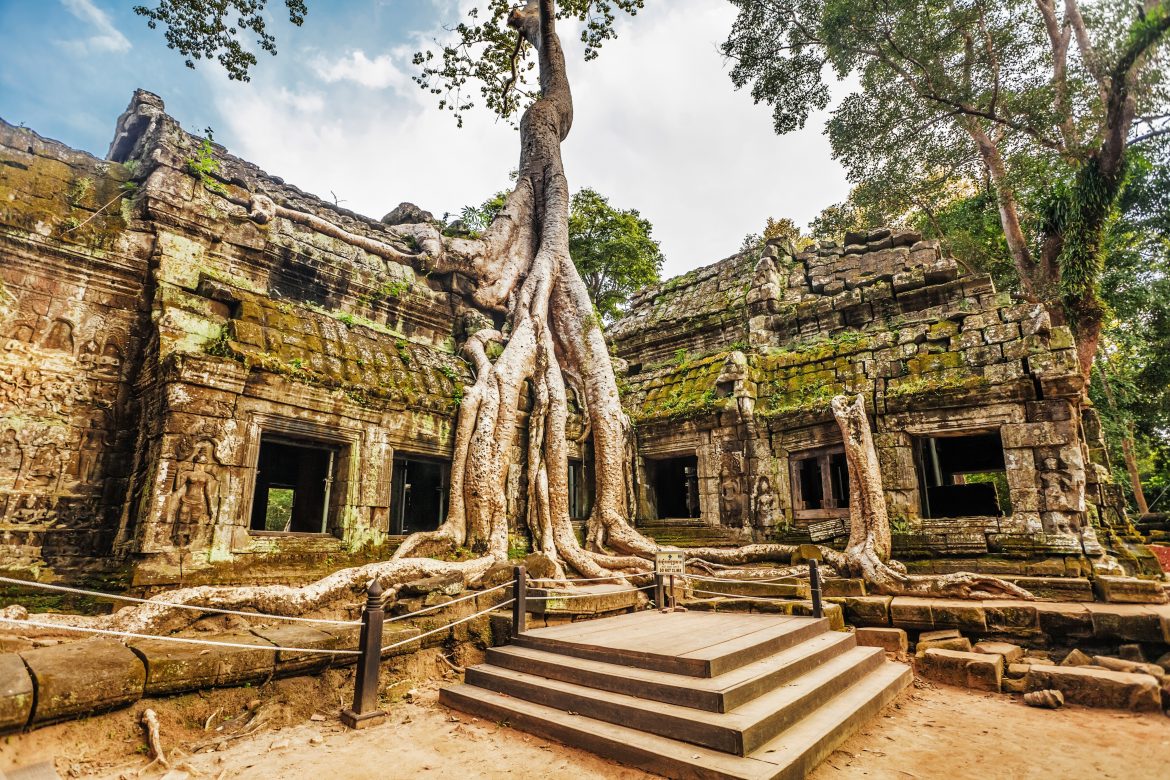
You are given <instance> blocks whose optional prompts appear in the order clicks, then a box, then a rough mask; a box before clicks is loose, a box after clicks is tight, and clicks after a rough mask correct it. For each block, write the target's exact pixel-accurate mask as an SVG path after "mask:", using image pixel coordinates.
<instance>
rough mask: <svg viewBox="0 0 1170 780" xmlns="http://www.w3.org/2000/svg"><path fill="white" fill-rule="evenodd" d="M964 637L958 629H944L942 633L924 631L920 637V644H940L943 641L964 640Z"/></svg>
mask: <svg viewBox="0 0 1170 780" xmlns="http://www.w3.org/2000/svg"><path fill="white" fill-rule="evenodd" d="M962 638H963V635H962V634H960V633H959V630H958V629H957V628H944V629H942V630H941V631H923V632H922V633H921V634H919V635H918V641H919V642H938V641H940V640H943V639H962Z"/></svg>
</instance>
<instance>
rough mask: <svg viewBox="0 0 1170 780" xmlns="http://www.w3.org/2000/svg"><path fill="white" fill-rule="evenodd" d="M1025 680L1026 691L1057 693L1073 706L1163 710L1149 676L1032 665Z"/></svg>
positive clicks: (1144, 710)
mask: <svg viewBox="0 0 1170 780" xmlns="http://www.w3.org/2000/svg"><path fill="white" fill-rule="evenodd" d="M1027 679H1028V689H1029V690H1032V691H1038V690H1048V689H1054V690H1058V691H1060V692H1061V693H1062V694H1064V698H1065V699H1066V700H1067V701H1069V702H1071V703H1073V704H1084V705H1085V706H1088V707H1110V708H1113V709H1122V710H1134V711H1137V712H1146V711H1155V710H1159V709H1161V707H1162V694H1161V690H1160V687H1159V684H1158V680H1157V679H1156V678H1154V677H1151V676H1150V675H1148V674H1130V673H1127V672H1114V671H1109V670H1107V669H1086V668H1083V667H1076V666H1072V667H1060V666H1033V667H1032V668H1031V669H1030V670H1029V671H1028V677H1027Z"/></svg>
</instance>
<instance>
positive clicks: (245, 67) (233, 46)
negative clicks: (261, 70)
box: [134, 0, 309, 81]
mask: <svg viewBox="0 0 1170 780" xmlns="http://www.w3.org/2000/svg"><path fill="white" fill-rule="evenodd" d="M267 4H268V0H157V1H156V3H155V4H154V5H153V7H151V6H147V5H136V6H134V13H136V14H138V15H139V16H144V17H146V25H147V26H148V27H150V29H152V30H154V29H157V28H158V27H159V26H160V25H161V26H162V28H163V29H164V30H165V33H164V36H165V38H166V41H167V48H170V49H177V50H178V51H179V53H180V54H182V55H183V56H184V57H186V65H187V67H188V68H194V67H195V61H196V60H210V59H211V58H213V57H214V58H216V59H217V60H219V63H220V65H223V67H224V69H225V70H227V73H228V78H230V79H234V80H236V81H249V80H250V77H249V70H250V69H251V67H252V66H253V65H255V64H256V55H255V54H253V53H252V52H251V51H249V50H248V48H246V44H245V43H242V42H241V40H240V36H241V35H245V34H247V33H248V32H249V31H251V32H252V33H254V34H255V36H256V45H258V46H259V47H260V48H261V50H263V51H266V52H268V53H269V54H273V55H275V54H276V38H275V37H273V36H272V35H270V34H269V33H268V28H267V24H266V20H265V18H264V11H265V6H266V5H267ZM284 4H285V6H286V7H287V8H288V19H289V21H290V22H292V23H293V24H294V25H296V26H298V27H300V26H301V25H302V24H303V23H304V21H305V15H306V14H307V13H308V12H309V9H308V8H307V6H306V5H305V0H284ZM232 17H235V18H234V19H233V18H232Z"/></svg>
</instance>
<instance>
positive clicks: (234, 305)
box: [0, 92, 1148, 586]
mask: <svg viewBox="0 0 1170 780" xmlns="http://www.w3.org/2000/svg"><path fill="white" fill-rule="evenodd" d="M255 196H264V198H263V199H262V200H263V202H266V203H270V205H271V208H269V209H268V210H267V211H265V210H263V209H261V210H260V211H259V212H258V211H257V209H255V208H249V203H253V202H256V197H255ZM425 216H429V215H425ZM412 218H413V219H418V218H422V217H419V216H415V217H411V216H410V215H404V214H403V213H401V212H395V213H392V214H391V215H388V216H387V220H389V221H391V222H393V221H394V220H395V219H399V220H404V221H405V220H409V219H412ZM385 235H386V226H385V224H383V222H379V221H377V220H373V219H369V218H366V217H362V216H360V215H357V214H354V213H352V212H349V211H347V210H345V209H343V208H339V207H337V206H336V205H334V204H332V203H329V202H326V201H323V200H320V199H318V198H316V197H314V196H312V195H309V194H307V193H304V192H302V191H301V190H299V189H297V188H296V187H294V186H291V185H289V184H287V183H285V182H284V181H282V180H281V179H279V178H277V177H275V176H271V175H268V174H266V173H264V172H263V171H260V170H258V169H257V168H256V167H255V166H253V165H250V164H249V163H247V162H245V161H243V160H240V159H238V158H235V157H233V156H231V155H230V154H228V153H227V152H226V151H225V150H223V149H222V148H220V147H217V146H214V145H212V144H210V143H208V142H205V141H203V140H202V139H199V138H197V137H194V136H192V135H190V134H188V133H186V132H185V131H183V130H182V129H181V128H180V127H179V125H178V123H177V122H176V121H175V120H173V119H172V118H171V117H169V116H167V115H166V113H165V112H164V109H163V105H162V101H161V100H159V99H158V98H157V97H156V96H154V95H151V94H149V93H145V92H139V93H137V94H136V95H135V96H134V99H133V101H132V103H131V105H130V107H129V108H128V109H127V111H126V113H125V114H123V116H122V117H121V118H120V119H119V121H118V125H117V129H116V135H115V138H114V142H113V143H112V145H111V147H110V150H109V154H108V156H107V159H105V160H99V159H96V158H94V157H92V156H90V155H88V154H85V153H83V152H79V151H76V150H73V149H69V148H67V147H65V146H63V145H61V144H59V143H56V142H53V141H49V140H46V139H44V138H41V137H40V136H38V135H37V134H36V133H34V132H32V131H30V130H27V129H24V128H17V127H13V126H11V125H8V124H6V123H2V122H0V253H2V256H3V263H2V266H0V279H2V283H3V286H2V287H0V401H2V403H0V569H3V570H5V571H8V572H18V573H21V574H22V575H25V576H27V575H33V576H38V577H40V578H42V579H54V578H58V579H65V580H70V579H72V580H82V579H85V578H86V577H92V576H103V577H113V578H121V580H122V581H123V582H124V583H125V584H126V585H133V586H151V585H163V584H174V583H178V582H184V583H193V582H263V581H274V580H279V581H291V582H298V581H308V580H311V579H314V578H315V577H317V576H320V575H321V574H323V573H325V572H327V571H330V570H333V569H337V568H340V567H342V566H346V565H350V564H352V563H354V562H360V561H364V560H371V559H379V558H383V557H385V556H387V555H388V554H389V553H390V551H391V550H392V549H393V546H394V543H395V540H396V539H398V538H401V537H402V535H404V534H406V533H409V532H411V531H415V530H427V529H431V528H434V527H436V526H437V524H438V523H439V522H440V521H441V519H442V518H443V516H444V513H445V508H446V507H445V502H446V490H447V472H448V462H449V458H450V454H451V449H452V436H453V430H454V422H455V419H456V415H457V413H458V410H459V402H460V399H461V396H462V392H463V388H464V387H465V386H466V385H467V383H468V382H469V381H470V374H469V368H468V366H467V364H466V363H465V362H464V361H463V360H462V359H461V358H460V357H459V347H460V345H461V341H462V339H463V336H464V333H465V324H466V323H468V322H469V318H472V319H474V320H475V321H482V318H483V317H485V316H486V315H485V314H483V313H481V312H479V311H478V310H476V308H475V307H474V305H473V304H472V301H471V298H470V293H471V291H472V290H471V282H470V280H469V279H467V278H465V277H461V276H460V275H458V274H443V275H439V274H431V273H428V271H427V269H426V268H425V267H417V266H414V265H411V264H409V263H407V262H403V261H400V260H396V259H393V258H390V257H386V256H381V255H379V254H378V253H377V252H376V251H372V250H371V248H370V246H371V242H369V241H368V240H369V239H375V240H382V239H383V237H384V236H385ZM610 335H611V341H612V348H613V351H614V353H615V354H616V355H617V356H618V357H619V358H620V360H619V361H618V362H619V364H620V363H624V364H625V366H624V369H623V373H622V375H621V376H619V382H620V384H621V386H622V387H623V390H624V398H625V402H626V404H627V408H628V411H629V413H630V415H631V418H632V420H633V421H634V423H635V428H634V430H635V440H636V461H637V462H636V468H635V475H636V509H637V518H638V521H639V522H640V523H642V524H646V525H647V526H649V527H652V528H658V529H661V528H662V527H664V526H665V527H669V526H670V525H672V524H673V525H676V526H678V527H681V528H686V527H694V526H703V527H706V528H710V529H714V530H716V531H718V533H719V534H721V535H722V536H723V537H725V538H726V540H727V541H729V542H734V541H747V540H765V539H802V540H815V541H829V542H831V541H832V540H834V539H841V538H842V537H843V536H844V534H845V522H844V519H845V517H846V515H847V512H848V500H849V489H848V481H847V476H846V473H845V469H844V465H843V459H842V457H841V445H840V433H839V431H838V430H837V428H836V426H835V425H834V423H833V422H832V418H831V415H830V414H829V412H828V400H829V398H831V397H832V396H833V395H835V394H837V393H841V392H847V393H854V394H856V393H861V394H863V395H864V396H865V399H866V402H867V405H868V407H869V410H870V414H871V417H872V419H873V421H874V423H875V424H876V429H877V437H876V438H877V443H878V451H879V454H880V456H881V463H882V476H883V479H884V483H885V490H886V496H887V499H888V503H889V506H890V509H891V515H892V516H893V517H894V518H895V530H896V531H897V533H896V536H895V539H896V542H895V544H896V547H895V555H896V556H898V557H900V558H902V559H908V562H909V563H911V565H918V566H920V567H922V568H934V569H946V568H948V567H951V566H954V567H959V566H961V567H963V568H968V569H970V568H976V569H980V568H982V569H985V570H989V571H1006V572H1016V573H1043V574H1055V575H1061V574H1070V575H1074V576H1076V575H1081V574H1084V573H1086V571H1087V569H1088V566H1089V564H1090V562H1091V561H1092V560H1094V559H1098V557H1099V556H1100V555H1101V553H1102V544H1103V543H1106V544H1109V545H1112V546H1113V547H1114V549H1115V550H1116V549H1121V548H1124V550H1126V551H1128V552H1127V554H1126V555H1123V556H1122V558H1121V560H1122V562H1123V564H1124V565H1126V566H1127V567H1128V568H1130V569H1131V571H1141V570H1142V569H1143V567H1145V566H1148V561H1147V558H1145V557H1143V556H1142V553H1141V548H1140V547H1136V546H1135V547H1133V548H1132V549H1130V548H1129V547H1127V546H1126V542H1125V540H1124V539H1123V538H1121V537H1122V536H1123V535H1124V529H1125V528H1126V527H1127V526H1126V523H1125V522H1124V519H1123V517H1122V514H1121V512H1122V504H1121V499H1120V493H1119V491H1118V490H1117V489H1116V487H1115V486H1113V485H1111V484H1109V482H1108V478H1107V470H1106V468H1105V464H1106V458H1107V455H1106V453H1105V451H1104V448H1103V443H1102V439H1101V432H1100V425H1099V424H1098V422H1097V418H1096V415H1095V414H1094V412H1093V410H1092V409H1091V408H1089V407H1087V406H1086V404H1085V403H1084V402H1083V401H1082V385H1081V380H1080V377H1079V375H1078V372H1077V366H1076V359H1075V353H1074V350H1073V343H1072V338H1071V335H1070V333H1069V331H1068V330H1067V329H1066V328H1064V327H1060V326H1054V325H1053V323H1052V321H1051V319H1050V317H1049V315H1048V314H1047V313H1046V312H1045V311H1044V310H1043V309H1042V308H1041V307H1038V306H1035V305H1028V304H1021V303H1017V302H1015V301H1013V299H1012V298H1011V296H1009V295H1006V294H1003V293H997V292H996V291H995V289H994V287H993V286H992V284H991V281H990V280H989V279H988V278H987V277H986V276H983V275H979V274H974V273H968V272H965V271H964V270H963V269H962V266H961V265H960V264H959V263H958V262H957V261H956V260H954V259H951V258H949V257H946V256H944V255H943V254H942V253H940V250H939V247H938V245H937V244H935V243H933V242H928V241H920V240H919V238H918V237H917V236H915V235H912V234H909V233H892V234H891V233H890V231H874V232H871V233H868V234H865V235H851V236H849V237H848V245H847V246H844V247H838V246H836V245H833V244H821V245H819V246H818V247H817V248H816V249H814V250H812V251H808V252H803V253H795V252H793V251H791V248H789V247H784V246H782V245H779V244H776V243H772V244H769V245H767V246H762V247H760V248H759V249H758V250H752V251H746V252H741V253H739V254H737V255H734V256H732V257H730V258H728V259H726V260H723V261H721V262H718V263H716V264H714V265H711V266H708V267H706V268H700V269H697V270H695V271H692V272H690V273H688V274H686V275H684V276H682V277H679V278H676V279H672V280H670V281H668V282H665V283H664V284H662V285H660V286H658V287H656V288H653V289H650V290H646V291H644V292H643V293H642V294H640V295H639V296H638V297H637V298H636V299H635V300H634V301H633V305H632V307H631V310H630V312H629V314H628V316H626V317H625V318H624V319H622V320H621V321H619V322H617V323H616V324H614V325H613V327H612V328H611V330H610ZM570 427H571V429H572V430H571V431H570V434H571V435H570V441H571V442H572V447H573V452H572V454H571V460H570V464H569V471H570V483H571V490H572V497H571V501H570V504H571V507H570V508H571V513H572V514H573V516H574V517H575V518H578V519H581V518H584V517H586V516H587V515H588V512H589V508H590V507H589V498H590V493H591V488H590V482H591V474H590V469H589V457H588V456H589V452H588V448H589V446H588V439H587V437H584V436H583V435H582V434H583V431H582V428H581V424H580V421H579V418H578V417H576V416H574V417H572V418H571V420H570ZM521 441H523V437H521ZM517 446H521V443H520V442H518V443H517ZM516 462H517V463H519V464H523V462H524V459H523V458H518V459H517V460H516ZM524 480H525V475H524V474H523V472H522V470H521V469H518V471H517V473H516V474H514V475H513V478H512V479H510V480H509V493H510V497H509V502H508V507H509V514H510V515H511V517H512V520H513V527H514V530H515V537H516V541H515V544H516V545H517V546H523V543H524V535H525V531H524V522H523V517H524V509H525V507H524V496H525V495H526V491H525V487H524ZM899 545H900V548H899ZM915 561H917V563H916V564H915Z"/></svg>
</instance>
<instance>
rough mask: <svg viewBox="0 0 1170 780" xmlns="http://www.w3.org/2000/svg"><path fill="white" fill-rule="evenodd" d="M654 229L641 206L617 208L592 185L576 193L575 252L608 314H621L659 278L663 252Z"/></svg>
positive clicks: (571, 224)
mask: <svg viewBox="0 0 1170 780" xmlns="http://www.w3.org/2000/svg"><path fill="white" fill-rule="evenodd" d="M652 231H653V227H652V226H651V224H650V221H649V220H647V219H644V218H643V217H642V216H641V214H639V213H638V211H637V209H619V208H616V207H614V206H612V205H610V203H609V200H608V199H607V198H606V197H605V196H603V195H601V194H600V193H598V192H596V191H595V190H591V189H588V188H586V189H582V190H579V191H578V192H577V193H576V194H575V195H573V198H572V201H571V204H570V209H569V254H570V255H571V256H572V258H573V264H574V265H576V266H577V272H578V273H580V274H581V279H582V280H583V281H584V282H585V287H586V288H588V290H589V297H590V298H591V299H592V300H593V304H594V306H596V307H597V311H598V312H599V313H600V315H601V317H602V319H603V320H605V321H612V320H614V319H616V318H617V317H619V316H621V313H622V311H623V309H624V307H625V304H626V302H627V301H628V300H629V298H630V296H631V295H633V294H634V293H635V292H636V291H637V290H639V289H641V288H643V287H646V286H648V285H652V284H656V283H657V282H658V280H659V272H660V271H661V269H662V261H663V257H662V250H661V249H660V248H659V246H658V242H657V241H655V240H654V239H653V238H652V237H651V232H652Z"/></svg>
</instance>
